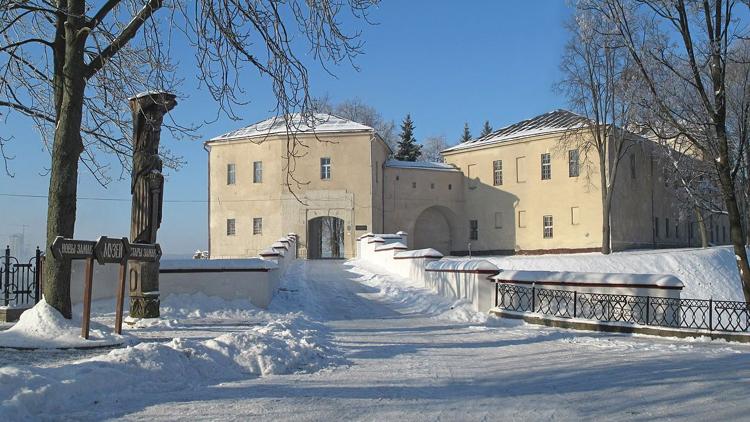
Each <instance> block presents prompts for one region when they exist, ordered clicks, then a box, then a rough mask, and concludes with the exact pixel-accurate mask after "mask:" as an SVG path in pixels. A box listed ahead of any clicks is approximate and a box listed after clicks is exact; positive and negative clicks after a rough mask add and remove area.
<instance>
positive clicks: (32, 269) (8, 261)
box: [0, 247, 44, 306]
mask: <svg viewBox="0 0 750 422" xmlns="http://www.w3.org/2000/svg"><path fill="white" fill-rule="evenodd" d="M0 258H1V259H2V260H1V261H0V304H2V305H5V306H25V305H29V306H31V305H34V304H36V303H37V302H39V298H40V297H41V287H40V286H41V275H42V265H43V261H44V254H42V251H41V250H39V248H36V254H35V255H34V256H33V257H32V258H31V259H29V260H28V261H22V260H19V259H18V258H16V257H14V256H11V255H10V247H6V248H5V254H4V255H3V256H2V257H0Z"/></svg>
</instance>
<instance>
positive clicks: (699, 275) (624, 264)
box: [451, 246, 744, 301]
mask: <svg viewBox="0 0 750 422" xmlns="http://www.w3.org/2000/svg"><path fill="white" fill-rule="evenodd" d="M476 258H480V259H487V260H489V261H491V262H492V263H494V264H495V265H497V266H498V267H499V268H500V269H502V270H529V271H581V272H596V273H607V272H610V273H636V274H672V275H674V276H676V277H678V278H679V279H680V280H682V282H683V283H684V284H685V287H684V289H683V290H682V293H681V297H683V298H689V299H710V298H713V299H716V300H737V301H742V300H744V296H743V295H742V285H741V284H740V276H739V272H738V271H737V264H736V263H735V257H734V252H733V251H732V248H731V247H730V246H719V247H712V248H706V249H699V248H697V249H659V250H642V251H640V250H639V251H627V252H616V253H613V254H611V255H602V254H601V253H583V254H559V255H513V256H491V257H476ZM451 259H467V258H451Z"/></svg>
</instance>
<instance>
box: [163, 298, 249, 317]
mask: <svg viewBox="0 0 750 422" xmlns="http://www.w3.org/2000/svg"><path fill="white" fill-rule="evenodd" d="M160 312H161V316H162V317H165V318H210V319H232V320H242V319H245V320H247V319H251V318H253V317H255V316H256V315H258V313H260V312H262V311H261V310H260V308H258V307H257V306H255V305H254V304H253V303H252V302H251V301H250V300H249V299H233V300H229V299H224V298H222V297H218V296H207V295H205V294H204V293H194V294H170V295H167V296H166V297H163V298H162V299H161V306H160Z"/></svg>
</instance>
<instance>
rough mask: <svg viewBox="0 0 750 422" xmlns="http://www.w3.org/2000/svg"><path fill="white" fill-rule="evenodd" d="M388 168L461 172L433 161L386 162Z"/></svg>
mask: <svg viewBox="0 0 750 422" xmlns="http://www.w3.org/2000/svg"><path fill="white" fill-rule="evenodd" d="M385 166H386V167H392V168H401V169H420V170H437V171H460V170H459V169H457V168H456V167H454V166H452V165H450V164H445V163H435V162H432V161H402V160H387V161H386V162H385Z"/></svg>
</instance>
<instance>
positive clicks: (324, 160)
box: [320, 157, 331, 180]
mask: <svg viewBox="0 0 750 422" xmlns="http://www.w3.org/2000/svg"><path fill="white" fill-rule="evenodd" d="M320 180H331V157H320Z"/></svg>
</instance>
